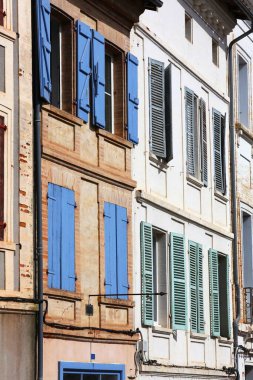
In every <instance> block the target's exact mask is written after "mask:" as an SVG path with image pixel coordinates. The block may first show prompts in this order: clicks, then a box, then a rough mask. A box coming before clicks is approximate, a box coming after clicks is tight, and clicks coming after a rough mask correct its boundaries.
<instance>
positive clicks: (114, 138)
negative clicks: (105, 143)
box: [96, 128, 134, 148]
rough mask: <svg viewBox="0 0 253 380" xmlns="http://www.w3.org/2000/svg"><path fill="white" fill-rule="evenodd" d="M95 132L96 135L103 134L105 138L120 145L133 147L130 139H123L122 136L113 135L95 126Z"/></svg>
mask: <svg viewBox="0 0 253 380" xmlns="http://www.w3.org/2000/svg"><path fill="white" fill-rule="evenodd" d="M96 134H97V135H98V136H103V137H104V138H105V139H106V140H109V141H113V142H116V143H118V144H119V145H121V146H124V147H128V148H133V146H134V145H133V143H132V142H131V141H128V140H126V139H124V138H123V137H120V136H117V135H114V134H113V133H111V132H108V131H105V130H104V129H102V128H96Z"/></svg>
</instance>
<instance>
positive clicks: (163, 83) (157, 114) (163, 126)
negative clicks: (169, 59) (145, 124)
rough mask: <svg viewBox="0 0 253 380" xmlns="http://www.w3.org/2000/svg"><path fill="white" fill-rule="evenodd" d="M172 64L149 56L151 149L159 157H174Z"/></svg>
mask: <svg viewBox="0 0 253 380" xmlns="http://www.w3.org/2000/svg"><path fill="white" fill-rule="evenodd" d="M170 77H171V66H170V65H169V66H167V67H166V68H165V69H164V64H163V63H162V62H159V61H156V60H154V59H151V58H149V109H150V150H151V152H152V153H154V154H155V155H156V156H157V157H159V158H164V159H166V161H169V160H170V159H171V158H172V129H171V78H170Z"/></svg>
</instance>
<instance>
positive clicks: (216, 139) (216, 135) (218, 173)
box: [213, 110, 224, 193]
mask: <svg viewBox="0 0 253 380" xmlns="http://www.w3.org/2000/svg"><path fill="white" fill-rule="evenodd" d="M213 145H214V175H215V189H216V190H218V191H220V192H221V193H224V182H223V165H222V162H223V157H222V128H221V113H220V112H219V111H216V110H213Z"/></svg>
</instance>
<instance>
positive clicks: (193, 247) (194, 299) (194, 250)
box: [189, 241, 198, 332]
mask: <svg viewBox="0 0 253 380" xmlns="http://www.w3.org/2000/svg"><path fill="white" fill-rule="evenodd" d="M189 255H190V299H191V330H192V331H194V332H197V331H198V305H197V303H198V296H197V270H198V267H197V256H198V245H197V244H196V243H194V242H191V241H190V242H189Z"/></svg>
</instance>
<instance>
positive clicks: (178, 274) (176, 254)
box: [170, 233, 188, 330]
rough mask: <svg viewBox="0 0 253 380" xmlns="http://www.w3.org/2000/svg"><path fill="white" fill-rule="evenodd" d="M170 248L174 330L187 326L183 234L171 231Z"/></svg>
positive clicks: (183, 328)
mask: <svg viewBox="0 0 253 380" xmlns="http://www.w3.org/2000/svg"><path fill="white" fill-rule="evenodd" d="M170 249H171V251H170V261H171V264H170V268H171V302H172V303H171V309H172V328H173V329H174V330H178V329H179V330H180V329H181V330H185V329H186V328H187V318H188V311H187V299H186V274H185V238H184V235H181V234H176V233H171V235H170Z"/></svg>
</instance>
